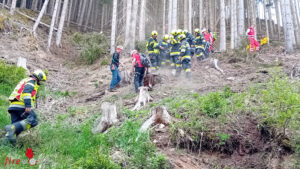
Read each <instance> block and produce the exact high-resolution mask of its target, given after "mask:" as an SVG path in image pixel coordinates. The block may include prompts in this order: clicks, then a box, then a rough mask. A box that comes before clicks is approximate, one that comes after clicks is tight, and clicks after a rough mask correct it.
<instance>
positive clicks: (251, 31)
mask: <svg viewBox="0 0 300 169" xmlns="http://www.w3.org/2000/svg"><path fill="white" fill-rule="evenodd" d="M246 33H247V35H248V40H249V42H250V52H253V51H254V48H255V49H256V51H258V50H259V43H258V42H257V41H256V39H255V31H254V26H253V25H251V26H250V27H249V28H248V30H247V32H246Z"/></svg>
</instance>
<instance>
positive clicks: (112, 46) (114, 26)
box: [110, 0, 118, 54]
mask: <svg viewBox="0 0 300 169" xmlns="http://www.w3.org/2000/svg"><path fill="white" fill-rule="evenodd" d="M117 10H118V0H114V1H113V14H112V23H111V44H110V53H111V54H113V52H114V49H115V44H116V42H115V40H116V29H117Z"/></svg>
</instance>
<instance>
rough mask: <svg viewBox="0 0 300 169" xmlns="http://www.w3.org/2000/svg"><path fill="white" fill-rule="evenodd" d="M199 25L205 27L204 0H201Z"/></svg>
mask: <svg viewBox="0 0 300 169" xmlns="http://www.w3.org/2000/svg"><path fill="white" fill-rule="evenodd" d="M199 9H200V10H199V27H200V29H202V27H203V17H204V16H203V0H199Z"/></svg>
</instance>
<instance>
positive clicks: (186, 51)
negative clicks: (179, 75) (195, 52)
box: [178, 34, 192, 78]
mask: <svg viewBox="0 0 300 169" xmlns="http://www.w3.org/2000/svg"><path fill="white" fill-rule="evenodd" d="M178 40H179V41H180V43H181V46H180V61H181V64H182V68H183V70H184V71H185V76H186V77H187V78H189V77H191V59H192V58H191V47H190V44H189V43H188V42H187V39H186V36H185V34H181V35H180V36H179V37H178Z"/></svg>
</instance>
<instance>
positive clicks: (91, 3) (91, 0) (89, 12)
mask: <svg viewBox="0 0 300 169" xmlns="http://www.w3.org/2000/svg"><path fill="white" fill-rule="evenodd" d="M93 2H94V1H93V0H89V6H88V11H87V17H86V22H85V24H84V29H83V30H84V31H86V30H87V27H88V25H89V21H90V16H91V13H92V6H93Z"/></svg>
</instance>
